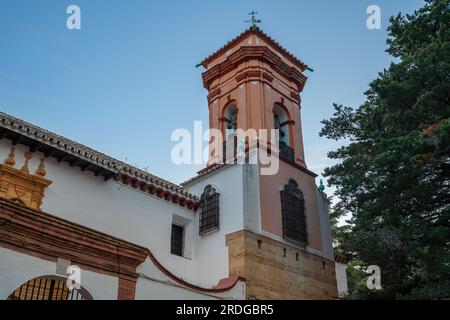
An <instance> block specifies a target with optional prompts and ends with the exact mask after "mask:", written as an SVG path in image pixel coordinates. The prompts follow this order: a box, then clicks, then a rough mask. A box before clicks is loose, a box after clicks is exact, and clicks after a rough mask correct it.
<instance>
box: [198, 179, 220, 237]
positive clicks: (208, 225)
mask: <svg viewBox="0 0 450 320" xmlns="http://www.w3.org/2000/svg"><path fill="white" fill-rule="evenodd" d="M199 219H200V221H199V222H200V223H199V225H200V227H199V234H204V233H206V232H208V231H211V230H214V229H218V228H219V193H217V192H216V189H214V188H213V187H212V186H211V185H207V186H206V187H205V190H204V191H203V194H202V196H201V198H200V217H199Z"/></svg>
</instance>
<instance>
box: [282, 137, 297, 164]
mask: <svg viewBox="0 0 450 320" xmlns="http://www.w3.org/2000/svg"><path fill="white" fill-rule="evenodd" d="M280 156H281V157H284V158H286V159H288V160H290V161H295V153H294V149H292V148H291V147H289V146H288V145H287V144H286V143H284V142H281V141H280Z"/></svg>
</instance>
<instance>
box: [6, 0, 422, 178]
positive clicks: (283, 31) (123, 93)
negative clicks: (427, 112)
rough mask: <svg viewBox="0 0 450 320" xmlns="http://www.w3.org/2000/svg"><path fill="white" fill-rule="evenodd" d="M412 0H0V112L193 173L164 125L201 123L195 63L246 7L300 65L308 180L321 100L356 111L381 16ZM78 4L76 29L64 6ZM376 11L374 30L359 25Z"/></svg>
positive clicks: (324, 145)
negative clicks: (305, 68) (174, 155)
mask: <svg viewBox="0 0 450 320" xmlns="http://www.w3.org/2000/svg"><path fill="white" fill-rule="evenodd" d="M422 3H423V1H422V0H378V1H377V0H374V1H366V0H346V1H331V0H314V1H313V0H310V1H309V0H308V1H307V0H303V1H300V0H290V1H287V0H277V1H275V0H270V1H269V0H258V1H256V0H254V1H250V0H246V1H245V0H227V1H225V0H214V1H211V0H202V1H200V0H189V1H187V0H184V1H182V0H178V1H145V0H133V1H125V0H71V1H65V0H57V1H56V0H40V1H27V0H14V1H13V0H2V1H1V2H0V44H1V50H0V110H1V111H3V112H6V113H9V114H12V115H14V116H17V117H20V118H22V119H24V120H26V121H29V122H31V123H34V124H37V125H39V126H42V127H44V128H46V129H48V130H51V131H54V132H56V133H58V134H61V135H63V136H66V137H68V138H71V139H73V140H76V141H78V142H81V143H83V144H86V145H88V146H90V147H92V148H95V149H97V150H99V151H102V152H104V153H106V154H108V155H111V156H113V157H116V158H118V159H120V160H126V161H127V162H128V163H131V164H133V165H137V166H139V167H140V168H144V167H147V168H148V170H149V171H150V172H151V173H153V174H156V175H158V176H161V177H163V178H166V179H169V180H171V181H173V182H177V183H179V182H182V181H184V180H186V179H188V178H189V177H190V176H192V175H194V174H195V172H196V171H197V170H199V169H201V167H200V166H198V165H182V166H177V165H174V164H172V163H171V160H170V151H171V148H172V147H173V146H174V143H173V142H171V141H170V135H171V133H172V131H173V130H174V129H177V128H186V129H189V130H192V129H193V123H194V121H195V120H202V121H204V123H205V126H206V124H207V121H208V109H207V101H206V94H207V93H206V90H205V89H204V88H203V85H202V80H201V72H202V69H201V68H195V65H196V64H197V63H199V62H200V61H201V60H202V59H203V58H204V57H206V56H208V55H209V54H210V53H212V52H214V51H215V50H216V49H218V48H219V47H221V46H222V45H223V44H225V43H226V42H227V41H229V40H230V39H232V38H234V37H235V36H236V35H238V34H240V33H241V32H242V31H243V30H245V28H247V25H246V24H245V23H243V20H246V19H247V18H248V16H247V13H248V12H250V11H251V10H256V11H258V12H259V18H260V19H262V20H263V24H262V25H261V27H262V29H263V30H264V31H265V32H266V33H267V34H269V35H270V36H271V37H273V38H275V39H276V40H277V41H278V42H280V43H281V44H282V45H283V46H284V47H286V48H287V49H288V50H289V51H290V52H292V53H293V54H294V55H296V56H297V57H298V58H300V59H301V60H303V61H304V62H305V63H307V64H308V65H310V66H311V67H312V68H313V69H314V70H315V71H314V72H307V73H306V74H307V76H308V77H309V80H308V82H307V85H306V87H305V89H304V92H303V94H302V100H303V104H302V118H303V124H302V125H303V134H304V144H305V152H306V161H307V164H308V165H309V167H310V168H311V169H312V170H313V171H315V172H316V173H319V174H320V173H321V172H322V170H323V168H324V167H325V166H327V165H329V164H331V162H330V161H329V160H327V158H326V153H327V151H329V150H332V149H334V148H336V146H337V145H336V143H335V142H333V141H328V140H326V139H324V138H320V137H319V135H318V133H319V131H320V128H321V127H322V125H321V124H320V121H321V120H322V119H324V118H327V117H329V116H330V115H331V114H332V113H333V108H332V103H333V102H337V103H341V104H346V105H351V106H358V105H360V104H361V103H362V101H363V100H364V95H363V92H364V91H365V90H366V89H367V85H368V83H369V82H370V81H371V80H373V79H374V78H375V77H376V76H377V74H378V72H380V71H382V70H383V68H385V67H387V66H388V65H389V63H390V62H391V60H392V58H391V57H389V56H388V55H387V54H386V53H385V52H384V50H385V49H386V27H387V25H388V19H389V17H390V16H392V15H395V14H397V13H398V12H399V11H401V12H403V13H405V12H412V11H413V10H414V9H417V8H418V7H420V6H421V5H422ZM70 4H76V5H78V6H80V8H81V27H82V29H81V30H68V29H67V28H66V19H67V17H68V15H67V14H66V8H67V6H69V5H70ZM371 4H375V5H378V6H380V8H381V14H382V29H381V30H369V29H367V27H366V19H367V17H368V15H367V14H366V8H367V7H368V6H369V5H371Z"/></svg>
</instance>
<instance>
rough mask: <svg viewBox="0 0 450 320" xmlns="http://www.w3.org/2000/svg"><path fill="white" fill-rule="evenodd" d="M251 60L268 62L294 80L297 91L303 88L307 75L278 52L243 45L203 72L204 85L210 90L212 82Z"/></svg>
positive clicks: (275, 69) (262, 47)
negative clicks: (289, 63) (287, 61)
mask: <svg viewBox="0 0 450 320" xmlns="http://www.w3.org/2000/svg"><path fill="white" fill-rule="evenodd" d="M249 60H259V61H261V62H264V63H267V64H268V65H269V66H270V67H271V68H272V69H273V70H274V71H276V72H278V73H280V74H281V75H282V76H283V77H285V78H286V79H289V80H290V81H292V82H294V83H295V84H296V86H297V93H300V92H301V91H302V90H303V87H304V85H305V83H306V80H307V77H306V76H305V75H303V73H301V72H300V71H299V70H297V68H295V67H292V66H290V65H288V64H287V63H285V62H284V61H283V60H282V59H281V58H280V57H279V56H278V55H277V54H275V53H274V52H273V51H272V50H270V49H269V48H268V47H266V46H242V47H240V48H239V49H238V50H237V51H236V52H234V53H232V54H231V55H230V56H229V57H228V58H227V59H226V60H225V61H223V62H221V63H218V64H216V65H215V66H214V67H212V68H210V69H209V70H207V71H205V72H204V73H203V85H204V87H205V88H206V89H207V90H209V89H210V86H211V83H212V82H213V81H214V80H215V79H217V78H219V77H222V76H224V75H225V74H227V73H228V72H231V71H232V70H235V69H236V67H237V66H238V65H239V64H241V63H243V62H245V61H249Z"/></svg>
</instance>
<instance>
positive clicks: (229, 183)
mask: <svg viewBox="0 0 450 320" xmlns="http://www.w3.org/2000/svg"><path fill="white" fill-rule="evenodd" d="M208 184H211V185H212V186H213V187H214V188H216V190H217V192H219V193H220V196H219V208H220V218H219V219H220V221H219V223H220V229H219V230H217V231H213V232H211V233H208V234H205V235H203V236H200V235H199V234H198V230H199V227H198V225H199V217H198V216H199V214H198V213H196V214H195V218H194V230H195V234H194V245H193V259H194V260H195V264H196V268H198V272H199V273H200V274H201V275H208V274H211V275H213V277H214V278H215V279H216V282H217V280H218V279H222V278H226V277H228V276H229V273H228V248H227V246H226V242H225V236H226V235H227V234H229V233H233V232H235V231H239V230H242V229H243V228H244V218H243V205H244V204H243V196H242V195H243V193H244V190H243V166H242V165H233V166H227V167H224V168H222V169H219V170H218V171H217V172H214V173H213V174H211V175H209V176H206V177H205V178H203V179H200V180H198V181H196V183H195V184H193V185H190V186H188V187H187V190H188V191H189V192H191V193H193V194H197V195H198V196H200V195H201V194H202V193H203V190H204V189H205V187H206V186H207V185H208ZM202 284H203V285H207V283H206V282H203V283H202Z"/></svg>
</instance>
